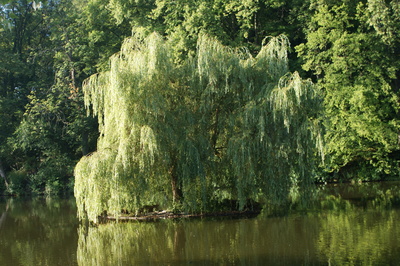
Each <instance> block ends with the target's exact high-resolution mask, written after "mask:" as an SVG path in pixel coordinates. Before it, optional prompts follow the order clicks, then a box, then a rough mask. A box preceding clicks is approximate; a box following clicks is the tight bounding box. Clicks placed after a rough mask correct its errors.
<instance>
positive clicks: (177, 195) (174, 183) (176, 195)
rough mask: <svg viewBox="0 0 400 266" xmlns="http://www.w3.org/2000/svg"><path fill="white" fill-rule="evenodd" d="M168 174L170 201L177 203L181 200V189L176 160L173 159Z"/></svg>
mask: <svg viewBox="0 0 400 266" xmlns="http://www.w3.org/2000/svg"><path fill="white" fill-rule="evenodd" d="M169 174H170V180H171V189H172V200H173V202H174V203H179V202H180V201H181V199H182V189H181V187H180V186H179V180H178V173H177V163H176V158H174V159H173V162H172V166H171V168H170V170H169Z"/></svg>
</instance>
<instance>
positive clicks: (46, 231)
mask: <svg viewBox="0 0 400 266" xmlns="http://www.w3.org/2000/svg"><path fill="white" fill-rule="evenodd" d="M397 184H398V183H397ZM397 184H390V185H387V186H386V185H384V184H362V185H358V184H355V185H344V186H340V185H338V186H324V187H321V188H320V189H319V191H320V192H319V193H317V196H318V197H317V199H318V200H317V201H315V202H313V203H311V204H309V205H306V208H303V209H297V210H293V211H283V212H281V214H282V213H285V215H280V216H268V215H260V216H259V217H257V218H248V219H243V218H242V219H216V218H214V219H180V220H159V221H153V222H131V223H109V224H103V225H99V226H97V227H94V226H84V225H80V226H78V221H77V219H76V207H75V203H74V199H71V200H49V199H47V200H46V199H33V200H28V201H24V200H16V199H14V200H4V199H0V265H83V266H86V265H182V264H183V265H186V264H190V265H210V264H211V265H216V264H217V265H329V264H330V265H396V264H397V263H398V261H400V226H399V225H398V221H400V208H399V202H400V187H399V185H397Z"/></svg>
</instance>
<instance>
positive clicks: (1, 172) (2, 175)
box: [0, 160, 8, 188]
mask: <svg viewBox="0 0 400 266" xmlns="http://www.w3.org/2000/svg"><path fill="white" fill-rule="evenodd" d="M0 176H1V177H2V178H3V179H4V184H5V185H6V188H8V182H7V177H6V172H5V171H4V168H3V163H2V162H1V160H0Z"/></svg>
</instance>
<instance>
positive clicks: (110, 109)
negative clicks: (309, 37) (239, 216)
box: [75, 33, 322, 221]
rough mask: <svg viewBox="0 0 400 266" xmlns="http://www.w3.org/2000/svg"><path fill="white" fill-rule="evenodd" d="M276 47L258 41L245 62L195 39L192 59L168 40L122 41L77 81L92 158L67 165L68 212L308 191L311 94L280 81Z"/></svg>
mask: <svg viewBox="0 0 400 266" xmlns="http://www.w3.org/2000/svg"><path fill="white" fill-rule="evenodd" d="M287 48H288V40H287V38H286V37H284V36H279V37H273V38H267V39H266V43H265V45H264V46H263V47H262V49H261V51H260V52H259V53H258V55H257V56H256V57H253V56H252V55H251V54H250V53H248V52H246V51H245V50H244V51H243V50H242V51H241V50H237V49H232V48H228V47H225V46H223V45H221V44H220V43H219V42H218V41H217V40H216V39H214V38H210V37H208V36H206V35H202V36H200V38H199V41H198V44H197V48H196V53H195V56H194V57H191V56H187V57H186V58H185V60H184V61H183V62H181V63H177V62H176V61H175V60H174V56H173V55H174V47H173V41H170V40H164V39H163V38H162V37H161V36H160V35H158V34H156V33H153V34H150V35H149V36H147V37H143V36H141V35H136V36H134V37H132V38H128V39H126V40H125V42H124V44H123V46H122V48H121V51H120V52H119V53H117V54H115V55H114V56H113V57H112V58H111V59H110V70H109V71H107V72H102V73H99V74H95V75H93V76H92V77H90V78H89V79H88V80H87V81H86V82H85V84H84V93H85V103H86V106H87V108H91V109H92V110H93V114H94V115H96V116H97V117H99V124H100V127H99V128H100V138H99V141H98V147H97V151H96V152H95V153H93V154H91V155H90V156H86V157H84V158H82V159H81V161H80V162H79V163H78V165H77V167H76V169H75V178H76V180H75V196H76V198H77V202H78V206H79V215H80V217H81V218H82V217H84V216H85V213H87V215H88V217H89V218H90V220H94V221H95V220H97V216H98V215H100V214H101V213H102V212H103V211H104V210H106V211H108V212H109V213H112V214H114V215H118V214H119V213H120V212H121V210H126V211H129V212H138V210H139V209H140V207H142V206H143V205H149V204H160V203H164V204H167V206H169V207H172V206H173V205H174V204H182V207H183V208H184V209H185V210H187V211H192V212H199V211H206V210H209V209H210V208H212V207H213V204H215V202H221V201H223V200H225V199H228V200H238V203H239V204H238V206H237V207H238V208H239V209H243V208H244V206H245V205H246V203H247V202H248V201H249V200H253V201H257V202H259V201H260V200H262V201H264V202H271V201H272V202H277V203H279V202H284V201H286V200H288V197H289V194H290V193H291V192H292V194H293V193H295V191H294V190H297V189H302V188H305V187H307V186H308V185H309V184H311V183H312V178H311V176H312V175H313V170H314V168H313V165H314V162H316V157H315V156H316V154H317V152H318V151H319V150H318V148H321V147H322V146H321V145H322V143H321V136H320V132H319V124H318V119H317V117H318V113H319V111H320V103H321V101H320V97H319V95H318V92H317V90H316V89H315V87H314V86H313V84H312V82H311V81H309V80H302V79H301V78H300V77H299V75H298V74H297V73H293V74H290V73H288V60H287Z"/></svg>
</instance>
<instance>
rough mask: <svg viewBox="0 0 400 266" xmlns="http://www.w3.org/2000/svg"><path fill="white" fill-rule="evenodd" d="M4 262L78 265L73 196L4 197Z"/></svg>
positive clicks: (0, 258) (0, 228)
mask: <svg viewBox="0 0 400 266" xmlns="http://www.w3.org/2000/svg"><path fill="white" fill-rule="evenodd" d="M0 217H2V218H3V219H2V220H1V221H0V251H1V252H0V265H35V266H37V265H76V264H77V261H76V246H77V245H76V243H77V241H78V236H77V234H76V230H77V227H78V221H77V219H76V207H75V202H74V200H73V199H71V200H59V199H58V200H51V199H39V198H36V199H30V200H22V199H8V200H4V199H3V200H1V199H0Z"/></svg>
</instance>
